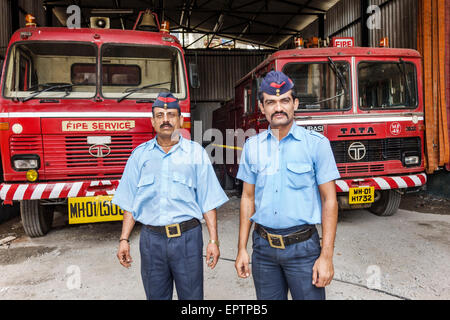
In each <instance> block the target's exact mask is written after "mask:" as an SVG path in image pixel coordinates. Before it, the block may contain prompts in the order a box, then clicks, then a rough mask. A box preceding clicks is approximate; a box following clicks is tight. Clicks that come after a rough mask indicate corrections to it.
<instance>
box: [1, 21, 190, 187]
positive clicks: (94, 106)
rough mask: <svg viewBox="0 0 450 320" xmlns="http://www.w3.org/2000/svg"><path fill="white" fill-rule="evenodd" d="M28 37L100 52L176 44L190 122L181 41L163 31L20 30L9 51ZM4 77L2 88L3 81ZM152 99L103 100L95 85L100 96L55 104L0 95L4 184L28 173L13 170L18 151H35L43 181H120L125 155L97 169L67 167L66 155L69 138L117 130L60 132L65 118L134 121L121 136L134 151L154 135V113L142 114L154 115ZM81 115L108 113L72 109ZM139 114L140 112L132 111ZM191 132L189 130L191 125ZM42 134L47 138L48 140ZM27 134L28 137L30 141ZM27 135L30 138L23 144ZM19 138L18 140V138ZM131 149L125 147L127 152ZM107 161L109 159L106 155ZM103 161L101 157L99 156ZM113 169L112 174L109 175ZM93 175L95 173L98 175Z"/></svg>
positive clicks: (184, 108) (183, 108)
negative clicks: (110, 47)
mask: <svg viewBox="0 0 450 320" xmlns="http://www.w3.org/2000/svg"><path fill="white" fill-rule="evenodd" d="M21 32H31V36H29V37H28V38H27V39H25V40H24V39H22V38H21ZM27 41H43V42H46V41H48V42H51V41H65V42H69V41H74V42H77V41H79V42H90V43H92V44H95V45H96V46H98V54H100V52H101V51H100V47H101V46H102V45H103V44H107V43H116V44H117V43H124V44H142V45H160V46H170V47H175V48H177V49H178V50H179V51H180V52H181V56H182V57H183V58H182V63H183V70H184V78H185V83H186V89H185V90H186V97H185V99H182V100H180V108H181V112H182V113H183V114H184V115H185V122H190V96H189V86H188V80H187V71H186V65H185V61H184V52H183V49H182V47H181V45H180V44H179V42H178V40H177V39H176V38H175V37H174V36H171V35H169V34H168V33H162V32H148V31H136V30H113V29H67V28H24V29H19V30H18V31H16V32H15V33H14V34H13V35H12V37H11V40H10V43H9V46H8V52H9V49H10V48H11V46H12V45H13V44H15V43H17V42H27ZM6 66H7V63H4V70H3V73H2V74H3V76H4V77H5V75H6V70H5V69H6ZM4 77H3V78H2V82H1V87H2V88H3V83H4V81H5V79H4ZM151 108H152V103H138V100H133V99H129V100H128V99H125V100H123V101H122V102H120V103H118V102H117V101H116V99H105V98H104V97H102V96H101V94H100V89H99V88H98V89H97V94H96V96H95V97H94V98H90V99H74V98H71V99H58V102H57V103H46V102H44V103H42V102H41V101H40V99H31V100H28V101H26V102H19V101H13V100H12V99H10V98H5V97H4V96H3V94H2V95H1V96H0V122H7V123H9V130H7V131H0V141H1V157H2V168H3V181H4V182H5V183H9V184H14V183H15V182H17V183H20V182H22V183H26V176H25V172H23V171H21V172H18V171H15V170H13V169H12V165H11V157H12V156H13V155H14V154H37V155H39V157H40V159H41V166H40V168H39V170H38V174H39V178H38V181H36V182H35V183H39V182H45V181H61V182H64V181H74V180H77V179H78V180H80V179H81V180H83V181H88V180H92V179H96V180H99V179H110V178H111V179H120V176H121V174H122V172H123V168H124V164H123V161H124V160H126V158H125V159H121V160H122V163H121V164H114V163H113V164H108V163H107V162H106V161H105V162H104V163H100V164H98V165H97V166H96V167H93V168H89V164H88V163H87V164H86V165H85V166H81V167H80V166H77V165H76V164H73V165H70V166H69V165H68V164H67V161H66V160H64V161H63V160H62V159H63V155H62V154H61V152H63V149H62V144H61V143H62V140H63V139H65V138H64V137H66V136H70V135H72V136H87V135H89V136H91V135H94V136H95V135H97V136H111V135H112V136H113V135H114V134H116V133H112V132H111V131H101V130H96V131H92V132H81V133H80V132H62V129H61V126H62V121H67V120H82V121H91V120H106V121H120V120H132V121H135V127H134V128H133V129H131V130H128V131H124V132H123V133H121V135H122V136H128V137H130V141H132V143H131V146H132V148H133V149H134V148H135V147H136V146H138V145H139V144H140V143H142V142H145V141H147V140H149V139H151V138H152V137H153V136H154V130H153V128H152V125H151V121H150V116H143V115H142V113H151ZM17 112H21V113H30V112H31V113H35V112H39V113H48V114H49V115H50V114H51V113H52V114H53V115H52V116H49V117H46V116H45V115H42V116H41V117H31V116H29V115H30V114H28V116H25V117H22V116H18V117H14V118H13V117H11V115H9V113H17ZM64 112H71V113H72V116H71V118H67V117H64V116H61V117H57V116H55V114H56V113H64ZM74 112H75V113H80V115H81V114H83V113H84V112H97V113H99V112H100V113H104V114H105V117H102V116H96V117H89V118H87V117H80V118H72V117H73V113H74ZM117 112H126V113H128V114H124V116H123V117H116V116H115V117H111V116H109V114H110V113H117ZM134 113H141V114H134ZM16 123H19V124H21V125H22V127H23V131H22V133H20V134H14V133H13V132H12V126H13V125H14V124H16ZM189 130H190V129H189ZM44 137H46V138H45V139H44ZM26 138H28V140H27V139H26ZM17 139H19V140H20V141H22V142H20V143H21V144H17V146H15V147H14V148H12V146H11V145H12V142H14V141H16V140H17ZM24 139H25V140H26V141H25V142H23V141H24ZM19 140H17V141H19ZM128 151H129V148H128V149H127V152H128ZM104 159H105V160H107V158H104ZM99 161H103V160H99ZM111 172H113V174H112V173H111ZM94 176H95V177H94Z"/></svg>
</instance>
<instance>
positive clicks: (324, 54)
mask: <svg viewBox="0 0 450 320" xmlns="http://www.w3.org/2000/svg"><path fill="white" fill-rule="evenodd" d="M333 43H334V46H330V47H324V48H308V49H292V50H282V51H278V52H276V53H274V54H272V55H271V56H270V57H269V58H267V59H266V60H265V61H263V62H262V63H261V64H260V65H258V66H257V67H256V68H255V69H253V70H252V71H251V72H250V73H248V74H247V75H246V76H245V77H244V78H242V79H241V80H240V81H239V82H238V83H237V84H236V86H235V96H234V99H232V100H231V101H229V102H228V103H226V104H225V105H224V106H223V107H221V108H220V109H218V110H216V111H214V115H213V127H215V128H218V129H220V130H221V131H222V133H223V136H224V137H226V141H225V146H224V147H225V148H226V152H224V153H223V154H224V158H223V161H222V159H220V160H221V161H220V162H221V163H220V164H217V165H216V166H217V167H218V172H219V175H221V176H222V178H223V179H225V180H227V179H228V180H230V178H231V180H232V179H234V177H236V174H237V170H238V160H239V159H240V153H241V148H242V145H243V142H244V141H243V139H240V141H238V140H239V139H236V135H233V133H232V132H233V131H230V130H237V129H242V130H243V131H245V133H246V134H247V135H252V134H255V133H257V132H260V131H261V130H266V129H267V127H268V123H267V121H266V119H265V117H264V115H262V114H261V112H260V111H259V108H258V101H257V100H258V98H257V92H258V86H259V84H260V82H261V79H262V78H263V77H264V76H265V74H266V73H267V72H269V71H271V70H278V71H283V72H284V73H286V74H287V75H288V76H289V77H290V78H291V79H292V80H293V81H294V83H295V88H296V92H297V97H298V99H299V102H300V105H299V108H298V110H297V111H296V112H295V123H296V124H297V125H299V126H303V127H305V128H306V129H308V130H314V131H317V132H319V133H321V134H323V135H325V136H326V137H327V138H328V139H329V140H330V143H331V147H332V149H333V153H334V157H335V160H336V163H337V166H338V169H339V172H340V174H341V179H339V180H337V181H336V189H337V192H338V201H339V205H340V207H341V208H343V209H352V208H368V209H369V210H370V211H372V212H373V213H375V214H377V215H381V216H389V215H392V214H394V213H395V212H396V211H397V209H398V207H399V204H400V200H401V196H402V194H403V193H404V192H405V191H406V190H411V189H418V188H420V187H421V186H423V185H424V184H425V183H426V174H425V173H424V151H423V150H424V114H423V103H422V101H423V99H422V98H423V97H422V80H421V79H422V74H421V72H422V71H421V70H422V68H421V56H420V54H419V53H418V52H417V51H415V50H410V49H391V48H362V47H352V44H353V41H352V39H351V38H350V39H334V41H333ZM344 46H345V47H344ZM227 131H228V132H227ZM230 133H231V134H230ZM230 152H232V153H234V156H230V154H229V153H230ZM227 153H228V154H227ZM230 159H232V161H230Z"/></svg>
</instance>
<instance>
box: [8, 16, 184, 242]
mask: <svg viewBox="0 0 450 320" xmlns="http://www.w3.org/2000/svg"><path fill="white" fill-rule="evenodd" d="M156 20H157V19H156ZM158 27H159V23H158ZM186 74H187V73H186V66H185V61H184V54H183V50H182V48H181V46H180V44H179V42H178V40H177V38H175V37H174V36H171V35H170V34H169V33H168V32H162V31H160V30H158V29H157V30H153V31H141V30H138V29H135V30H113V29H98V28H80V29H68V28H48V27H27V28H23V29H19V30H17V31H16V32H15V33H14V34H13V35H12V37H11V40H10V43H9V46H8V50H7V56H6V60H5V63H4V68H3V73H2V79H1V90H2V93H1V97H0V123H1V124H0V129H1V130H0V140H1V149H0V152H1V173H2V174H1V178H2V184H1V186H0V198H1V200H2V201H4V203H5V205H7V204H12V203H20V209H21V216H22V222H23V225H24V229H25V232H26V233H27V234H28V235H29V236H42V235H44V234H45V233H46V232H47V231H48V230H49V229H50V227H51V221H52V218H53V210H54V208H55V205H60V204H63V205H65V206H66V207H67V208H68V214H69V222H70V223H84V222H97V221H113V220H121V219H122V214H123V212H122V211H121V210H120V208H115V207H114V206H112V205H111V203H110V200H111V197H112V195H113V194H114V191H115V188H116V187H117V185H118V183H119V180H120V178H121V175H122V172H123V170H124V166H125V164H126V162H127V159H128V157H129V156H130V154H131V152H132V151H133V149H134V148H135V147H137V146H138V145H140V144H142V143H144V142H146V141H148V140H149V139H151V138H152V137H153V136H154V130H153V128H152V125H151V121H150V119H151V117H152V103H153V101H154V100H155V99H156V97H157V95H158V93H159V92H161V91H170V92H172V93H173V94H174V95H175V96H176V97H177V98H178V99H179V100H180V107H181V111H182V114H183V116H184V117H185V123H186V124H187V129H188V130H189V128H190V126H189V124H190V98H189V86H188V82H187V77H186ZM101 197H103V198H101ZM71 200H73V202H72V203H71ZM68 203H69V204H70V205H69V206H68ZM0 214H1V212H0Z"/></svg>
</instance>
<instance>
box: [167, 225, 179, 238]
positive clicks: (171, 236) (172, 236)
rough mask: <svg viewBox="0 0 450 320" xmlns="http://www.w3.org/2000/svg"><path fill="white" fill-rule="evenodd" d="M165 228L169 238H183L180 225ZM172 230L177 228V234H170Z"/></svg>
mask: <svg viewBox="0 0 450 320" xmlns="http://www.w3.org/2000/svg"><path fill="white" fill-rule="evenodd" d="M165 228H166V235H167V238H175V237H179V236H181V230H180V224H179V223H175V224H170V225H167V226H165ZM170 228H177V233H174V234H172V233H170Z"/></svg>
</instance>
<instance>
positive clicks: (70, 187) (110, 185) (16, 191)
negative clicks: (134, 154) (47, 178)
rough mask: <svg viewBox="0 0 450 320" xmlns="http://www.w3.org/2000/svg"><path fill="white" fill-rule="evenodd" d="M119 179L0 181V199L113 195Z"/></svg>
mask: <svg viewBox="0 0 450 320" xmlns="http://www.w3.org/2000/svg"><path fill="white" fill-rule="evenodd" d="M119 181H120V180H97V181H91V180H89V181H71V182H48V183H12V184H10V183H2V184H1V185H0V199H1V200H3V201H4V202H5V204H10V203H11V202H12V201H18V200H38V199H65V198H76V197H92V196H100V195H113V194H114V193H115V191H116V188H117V186H118V185H119Z"/></svg>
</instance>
